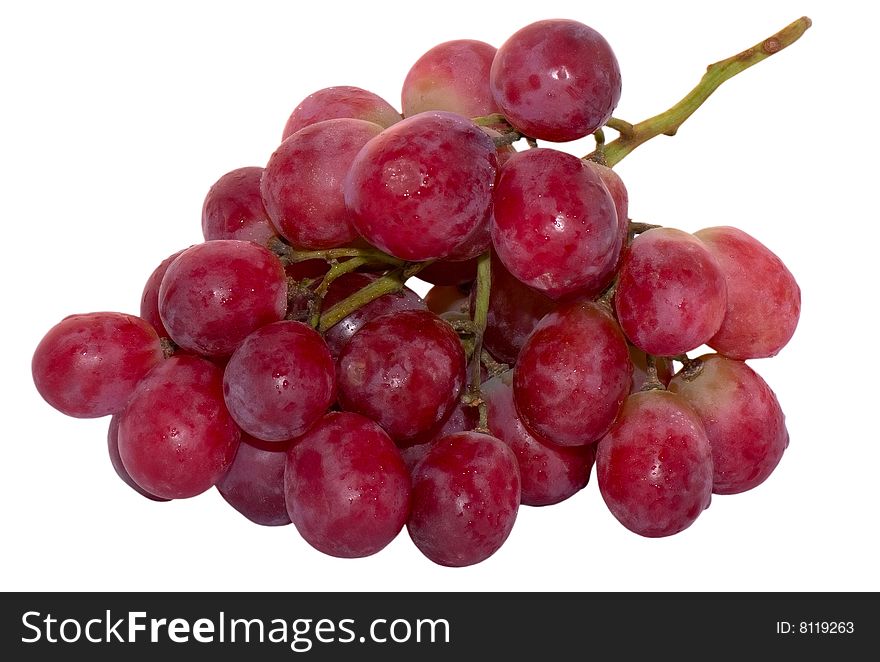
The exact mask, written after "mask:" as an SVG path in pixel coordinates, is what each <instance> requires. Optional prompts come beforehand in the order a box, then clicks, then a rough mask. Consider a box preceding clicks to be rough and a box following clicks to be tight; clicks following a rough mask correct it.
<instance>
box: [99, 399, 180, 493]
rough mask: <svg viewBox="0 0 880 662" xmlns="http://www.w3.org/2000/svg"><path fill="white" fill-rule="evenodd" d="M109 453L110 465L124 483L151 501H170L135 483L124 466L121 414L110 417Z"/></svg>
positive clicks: (108, 430)
mask: <svg viewBox="0 0 880 662" xmlns="http://www.w3.org/2000/svg"><path fill="white" fill-rule="evenodd" d="M107 451H108V452H109V454H110V464H112V465H113V470H114V471H115V472H116V475H117V476H119V477H120V478H121V479H122V482H123V483H125V484H126V485H128V486H129V487H130V488H131V489H133V490H134V491H135V492H137V493H138V494H140V495H141V496H143V497H146V498H147V499H149V500H150V501H168V499H162V498H161V497H157V496H156V495H155V494H150V493H149V492H147V491H146V490H145V489H144V488H143V487H141V486H140V485H138V484H137V483H136V482H134V480H132V478H131V476H130V475H129V474H128V471H127V470H126V468H125V465H124V464H122V457H121V456H120V455H119V414H113V416H111V417H110V427H108V428H107Z"/></svg>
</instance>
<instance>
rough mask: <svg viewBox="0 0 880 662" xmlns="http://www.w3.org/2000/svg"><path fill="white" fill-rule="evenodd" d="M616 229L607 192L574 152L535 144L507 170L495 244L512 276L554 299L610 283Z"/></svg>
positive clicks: (500, 188) (498, 194)
mask: <svg viewBox="0 0 880 662" xmlns="http://www.w3.org/2000/svg"><path fill="white" fill-rule="evenodd" d="M618 230H619V226H618V221H617V212H616V210H615V208H614V201H613V200H612V198H611V195H610V194H609V192H608V189H607V188H606V187H605V185H604V184H603V183H602V180H601V179H600V178H599V176H598V175H597V174H596V173H594V172H593V170H592V169H590V168H589V167H588V166H586V165H585V164H584V162H583V161H581V160H580V159H579V158H577V157H576V156H572V155H571V154H567V153H565V152H560V151H557V150H554V149H547V148H538V149H530V150H528V151H525V152H519V153H518V154H516V155H514V156H513V157H512V158H511V159H510V160H509V161H508V162H507V163H506V164H505V165H504V167H503V168H501V173H500V175H499V178H498V185H497V186H496V188H495V195H494V216H493V222H492V244H493V245H494V247H495V251H496V252H497V253H498V257H499V258H500V259H501V262H503V263H504V266H505V267H506V268H507V270H508V271H510V273H511V274H513V275H514V276H515V277H516V278H517V279H518V280H520V281H522V282H523V283H524V284H526V285H528V286H529V287H532V288H534V289H536V290H538V291H540V292H542V293H543V294H545V295H546V296H548V297H550V298H551V299H556V300H558V299H561V298H563V297H575V296H578V297H592V296H595V295H596V294H599V293H600V292H601V291H602V290H604V289H605V288H606V287H607V286H608V285H609V283H610V282H611V278H612V277H613V275H614V266H615V264H616V263H617V260H618V256H619V254H620V250H621V243H620V234H619V232H618Z"/></svg>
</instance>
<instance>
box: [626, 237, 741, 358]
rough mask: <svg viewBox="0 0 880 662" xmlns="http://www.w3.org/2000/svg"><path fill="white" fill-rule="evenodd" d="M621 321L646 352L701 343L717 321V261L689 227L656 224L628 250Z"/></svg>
mask: <svg viewBox="0 0 880 662" xmlns="http://www.w3.org/2000/svg"><path fill="white" fill-rule="evenodd" d="M615 305H616V308H617V318H618V320H620V326H621V328H622V329H623V331H624V333H626V335H627V337H628V338H629V339H630V341H632V343H633V344H634V345H636V346H637V347H639V348H640V349H643V350H644V351H646V352H647V353H648V354H654V355H657V356H675V355H677V354H683V353H684V352H689V351H690V350H692V349H694V348H696V347H699V346H700V345H702V344H703V343H705V342H706V341H707V340H709V339H710V338H711V337H712V336H713V335H715V333H716V332H717V331H718V328H719V327H720V326H721V320H722V319H724V311H725V309H726V307H727V286H726V285H725V283H724V275H723V274H722V272H721V269H720V268H719V266H718V261H717V260H716V259H715V258H714V257H713V256H712V254H711V253H710V252H709V251H708V250H707V249H706V247H705V246H704V245H703V243H702V242H701V241H700V240H699V239H697V238H696V237H694V236H693V235H691V234H688V233H687V232H682V231H681V230H675V229H672V228H655V229H653V230H648V231H647V232H643V233H642V234H640V235H639V236H638V237H636V238H635V240H634V241H633V242H632V244H631V245H630V247H629V250H627V251H626V253H625V255H624V257H623V261H622V263H621V266H620V274H619V276H618V281H617V293H616V295H615Z"/></svg>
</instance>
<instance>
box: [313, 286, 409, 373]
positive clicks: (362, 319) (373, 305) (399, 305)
mask: <svg viewBox="0 0 880 662" xmlns="http://www.w3.org/2000/svg"><path fill="white" fill-rule="evenodd" d="M376 279H377V276H374V275H372V274H364V273H350V274H343V275H342V276H340V277H339V278H337V279H336V280H334V281H333V283H332V284H331V285H330V288H329V289H328V290H327V294H326V295H325V296H324V303H323V310H325V311H327V310H330V309H331V308H332V307H333V306H335V305H336V304H337V303H339V302H340V301H342V300H343V299H346V298H347V297H349V296H350V295H352V294H354V293H355V292H357V291H358V290H360V289H363V288H364V287H366V286H367V285H369V284H370V283H372V282H374V281H375V280H376ZM425 309H426V306H425V302H424V301H423V300H422V298H421V297H420V296H419V295H418V294H416V293H415V292H413V291H412V290H411V289H409V288H408V287H404V288H403V289H402V290H401V291H400V292H390V293H388V294H383V295H382V296H380V297H378V298H377V299H373V300H372V301H371V302H370V303H368V304H366V305H364V306H361V307H360V308H358V309H357V310H355V311H354V312H353V313H351V314H350V315H347V316H346V317H343V318H342V319H341V320H339V321H338V322H337V323H336V324H334V325H333V326H331V327H330V328H329V329H327V330H326V331H325V332H324V341H325V342H326V343H327V346H328V347H329V348H330V354H331V355H332V356H333V358H334V359H336V358H338V357H339V354H340V352H342V349H343V347H345V346H346V345H347V344H348V341H349V340H351V338H352V336H354V334H356V333H357V332H358V331H360V329H361V328H362V327H363V326H364V324H366V323H367V322H369V321H370V320H371V319H375V318H376V317H381V316H382V315H389V314H391V313H397V312H400V311H403V310H425Z"/></svg>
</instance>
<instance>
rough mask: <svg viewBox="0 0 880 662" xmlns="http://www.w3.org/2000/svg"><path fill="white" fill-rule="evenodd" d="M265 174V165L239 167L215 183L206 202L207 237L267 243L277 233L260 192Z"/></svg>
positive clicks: (204, 227) (204, 223)
mask: <svg viewBox="0 0 880 662" xmlns="http://www.w3.org/2000/svg"><path fill="white" fill-rule="evenodd" d="M262 176H263V169H262V168H257V167H247V168H238V169H237V170H233V171H232V172H227V173H226V174H225V175H223V176H222V177H221V178H220V179H218V180H217V181H216V182H215V183H214V185H213V186H212V187H211V189H210V190H209V191H208V195H207V196H205V202H204V204H203V205H202V234H203V235H204V237H205V239H206V240H208V241H211V240H214V239H241V240H242V241H253V242H254V243H257V244H264V245H265V244H266V243H267V242H268V241H269V240H270V239H271V238H272V237H274V236H275V228H274V227H272V223H270V222H269V216H268V214H267V213H266V209H265V208H264V207H263V198H262V196H261V195H260V178H261V177H262Z"/></svg>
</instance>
